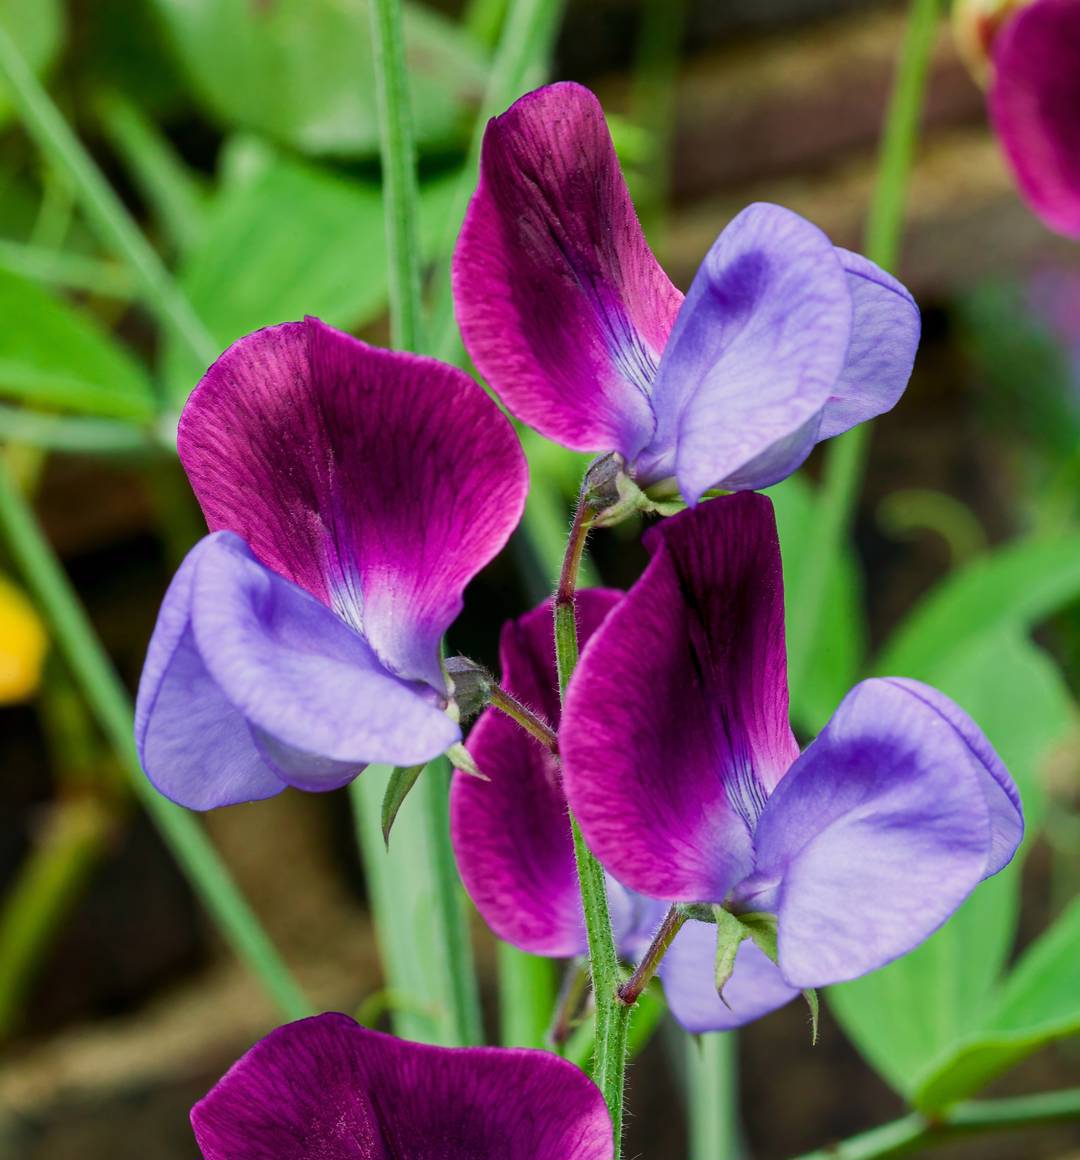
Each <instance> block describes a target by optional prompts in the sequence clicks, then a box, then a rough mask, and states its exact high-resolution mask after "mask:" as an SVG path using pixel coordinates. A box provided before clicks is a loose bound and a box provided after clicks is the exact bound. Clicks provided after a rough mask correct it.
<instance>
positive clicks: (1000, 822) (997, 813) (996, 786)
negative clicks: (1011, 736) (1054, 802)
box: [883, 677, 1024, 878]
mask: <svg viewBox="0 0 1080 1160" xmlns="http://www.w3.org/2000/svg"><path fill="white" fill-rule="evenodd" d="M883 679H884V680H887V681H888V682H889V683H890V684H893V685H897V686H898V687H899V688H901V689H905V690H906V691H907V692H909V693H910V694H911V695H912V696H913V697H918V698H919V699H920V700H922V701H923V702H924V703H925V704H926V705H927V706H928V707H929V708H931V709H933V710H934V712H935V713H938V714H940V715H941V717H942V718H944V720H945V721H947V722H948V723H949V725H951V726H952V728H953V729H955V730H956V732H957V733H958V734H959V735H960V736H961V737H962V738H963V740H964V742H965V744H966V745H967V746H968V748H969V749H970V750H971V753H972V756H973V757H974V758H975V772H976V773H977V774H978V775H979V782H980V784H981V786H982V790H983V794H984V795H985V797H986V805H987V808H988V809H989V810H990V851H989V854H988V856H987V861H986V868H985V870H984V871H983V877H984V878H989V877H990V875H991V874H996V873H997V872H998V871H999V870H1003V869H1004V868H1005V867H1006V866H1007V865H1008V864H1009V863H1010V862H1011V861H1012V857H1013V855H1014V854H1015V853H1016V851H1017V848H1018V847H1019V845H1020V842H1021V840H1022V839H1023V837H1024V809H1023V805H1022V804H1021V802H1020V791H1019V790H1018V789H1017V788H1016V782H1014V781H1013V779H1012V775H1011V774H1010V773H1009V771H1008V770H1007V769H1006V768H1005V763H1004V762H1003V761H1002V760H1001V758H1000V757H998V755H997V753H996V752H995V750H994V747H993V746H992V745H991V744H990V742H989V741H988V740H987V739H986V735H985V734H984V733H983V731H982V730H981V729H980V728H979V727H978V725H976V724H975V722H974V721H973V720H972V719H971V718H970V717H969V716H968V715H967V713H965V712H964V710H963V709H961V708H960V706H959V705H958V704H957V703H956V702H955V701H953V700H950V698H948V697H946V696H945V694H944V693H941V692H939V691H938V690H937V689H934V688H931V687H930V685H924V684H923V683H922V682H921V681H912V680H909V679H907V678H905V677H885V678H883Z"/></svg>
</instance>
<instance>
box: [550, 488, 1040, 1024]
mask: <svg viewBox="0 0 1080 1160" xmlns="http://www.w3.org/2000/svg"><path fill="white" fill-rule="evenodd" d="M646 545H647V547H648V548H649V550H650V552H651V553H652V559H651V560H650V562H649V565H648V567H647V568H646V570H645V572H644V573H643V575H642V577H641V579H640V580H639V581H638V582H637V583H636V584H635V585H634V587H633V588H632V589H631V590H630V591H629V592H628V594H627V595H626V597H625V598H624V599H623V600H622V601H621V602H620V603H619V604H618V605H617V606H616V607H615V608H613V609H612V610H611V612H610V613H609V614H608V616H607V617H606V619H605V620H604V622H603V624H602V625H601V626H600V627H599V629H597V631H596V632H595V633H594V634H593V636H592V639H591V640H590V641H589V643H588V644H587V645H586V647H585V649H584V652H583V653H582V657H581V662H580V664H579V666H578V668H577V670H576V671H575V674H574V677H573V679H572V681H571V684H570V687H569V689H568V693H567V700H566V705H565V708H564V713H563V720H562V726H561V729H560V734H559V746H560V753H561V755H562V761H563V784H564V785H565V788H566V794H567V798H568V800H569V802H570V805H571V807H572V809H573V811H574V814H575V816H576V817H577V819H578V822H579V823H580V825H581V828H582V832H583V833H584V836H585V839H586V841H587V842H588V844H589V847H590V848H591V849H592V851H593V853H594V854H595V855H596V856H597V857H598V858H599V860H600V861H601V863H602V864H603V865H604V867H605V868H606V870H607V871H608V872H609V873H610V874H612V875H614V876H615V877H616V878H617V879H618V880H619V881H620V882H622V883H623V884H624V885H625V886H627V887H628V888H630V889H632V890H636V891H639V892H640V893H642V894H644V895H646V896H649V897H652V898H660V899H665V900H673V901H675V902H680V903H704V904H714V905H715V904H723V905H724V906H725V907H726V909H727V910H728V911H730V912H732V913H734V914H736V915H738V914H740V913H744V914H745V913H749V912H753V913H755V914H764V915H769V916H772V917H773V919H775V923H776V937H777V962H776V965H775V966H774V965H773V964H772V962H771V961H769V960H768V959H767V958H766V960H765V962H766V966H765V967H762V969H761V973H760V977H759V979H758V980H757V981H756V983H755V984H754V988H755V990H756V993H757V994H759V996H760V1003H759V1008H760V1007H763V1008H764V1009H765V1010H768V1009H770V1006H779V1005H780V1003H782V1002H784V1001H785V1000H786V999H787V998H791V997H793V996H794V995H795V994H796V993H797V992H798V991H800V990H803V989H805V988H814V987H819V986H825V985H828V984H832V983H840V982H844V981H846V980H848V979H853V978H856V977H857V976H859V975H863V974H866V973H867V972H869V971H872V970H875V969H876V968H878V967H882V966H884V965H885V964H886V963H888V962H890V961H891V960H892V959H895V958H897V957H899V956H900V955H903V954H905V953H906V952H908V951H910V950H912V949H913V948H914V947H915V946H916V945H918V944H919V943H920V942H922V941H923V940H924V939H925V938H926V937H927V936H928V935H930V934H931V933H932V932H933V931H934V930H936V929H937V928H938V927H939V926H940V925H941V924H942V923H943V922H944V921H945V920H946V919H947V918H948V917H949V916H950V915H951V914H952V913H953V911H954V910H955V909H956V908H957V907H958V906H959V905H960V903H961V902H962V901H963V900H964V899H965V898H966V897H967V895H968V894H969V893H970V892H971V891H972V889H973V888H974V887H975V886H976V885H977V884H978V883H979V882H980V881H981V880H982V879H984V878H986V877H988V876H989V875H991V874H995V873H997V871H999V870H1000V869H1001V868H1002V867H1003V866H1005V865H1006V864H1007V863H1008V861H1009V860H1010V859H1011V857H1012V855H1013V853H1014V852H1015V850H1016V848H1017V845H1018V844H1019V842H1020V839H1021V836H1022V833H1023V817H1022V813H1021V806H1020V799H1019V795H1018V794H1017V790H1016V787H1015V785H1014V784H1013V781H1012V779H1011V778H1010V776H1009V774H1008V772H1007V771H1006V769H1005V768H1004V766H1003V765H1002V763H1001V761H1000V759H999V758H998V757H997V755H996V754H995V753H994V751H993V749H992V748H991V746H990V744H989V742H988V741H987V740H986V738H985V737H984V736H983V735H982V733H981V732H980V731H979V729H978V727H977V726H976V725H975V723H974V722H973V721H972V720H971V719H970V718H969V717H968V716H967V714H965V713H964V712H963V710H962V709H960V708H959V707H958V706H957V705H955V704H954V703H953V702H951V701H950V700H949V699H948V698H947V697H945V696H944V695H943V694H941V693H939V692H937V691H936V690H934V689H931V688H929V687H927V686H926V685H923V684H920V683H918V682H917V681H912V680H905V679H900V678H895V677H889V678H882V679H871V680H866V681H863V682H862V683H860V684H859V685H856V686H855V688H854V689H852V690H851V692H850V693H848V695H847V696H846V697H845V698H844V700H843V701H842V703H841V704H840V707H839V708H838V709H837V711H836V713H835V714H834V715H833V717H832V719H831V720H830V721H829V723H828V724H827V725H826V727H825V729H824V730H823V731H822V733H821V734H820V736H818V738H817V739H816V740H815V741H814V742H813V743H812V744H811V745H810V746H809V747H808V748H807V749H806V750H804V751H803V752H802V753H800V751H799V746H798V744H797V742H796V740H795V737H794V735H793V734H792V731H791V727H790V724H789V720H788V692H787V675H786V655H785V647H784V616H783V581H782V575H781V563H780V552H779V545H778V542H777V536H776V524H775V519H774V517H773V513H772V505H771V503H770V501H769V500H768V499H766V498H765V497H764V496H760V495H752V494H740V495H734V496H728V497H725V498H722V499H717V500H712V501H710V502H708V503H706V504H703V505H701V506H700V507H698V508H696V509H692V510H688V511H686V512H683V513H682V514H680V515H678V516H675V517H673V518H671V519H668V520H665V521H663V522H662V523H661V524H659V525H658V526H657V527H655V528H653V529H652V530H651V531H650V532H649V533H648V535H647V536H646ZM684 935H685V931H684ZM709 935H710V932H709V928H708V926H707V925H706V924H696V926H694V927H692V928H691V929H690V938H689V939H687V938H683V936H680V938H683V941H682V945H681V947H680V945H679V941H678V940H677V941H676V944H675V947H673V950H672V952H671V953H670V955H669V958H670V957H671V956H672V955H673V956H674V960H673V961H672V962H669V964H668V966H669V976H668V981H669V984H670V979H671V978H672V976H674V977H675V978H676V981H677V983H679V984H680V985H682V984H685V985H686V986H687V987H690V986H691V984H690V983H687V981H686V976H687V974H688V973H690V972H692V971H693V970H694V969H695V966H694V953H695V947H696V948H697V953H699V954H700V948H701V946H708V944H709ZM713 938H715V932H713ZM760 965H761V964H760V962H759V966H760ZM739 978H740V964H739V963H738V962H737V963H736V965H735V972H734V975H733V976H732V978H731V985H732V987H733V988H734V986H735V984H736V983H737V981H738V980H739ZM713 982H714V980H713V972H712V969H711V967H709V968H706V974H705V976H704V977H703V978H701V979H700V980H699V982H698V984H697V991H696V994H697V997H698V1000H699V1004H698V1007H697V1009H696V1011H695V1014H694V1017H693V1020H692V1021H691V1022H692V1023H694V1024H695V1025H696V1029H698V1030H706V1029H708V1028H709V1027H710V1026H715V1025H717V1024H716V1022H714V1020H719V1021H723V1022H722V1023H721V1024H720V1025H730V1019H731V1016H732V1015H733V1014H734V1013H733V1012H731V1011H727V1010H726V1009H725V1008H724V1006H723V1004H722V1002H721V1000H720V999H719V998H718V996H717V994H716V990H715V987H714V986H713ZM710 988H711V993H710ZM724 997H725V998H727V997H728V992H727V990H726V989H725V991H724ZM757 1013H761V1011H760V1010H758V1012H757Z"/></svg>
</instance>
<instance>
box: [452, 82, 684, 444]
mask: <svg viewBox="0 0 1080 1160" xmlns="http://www.w3.org/2000/svg"><path fill="white" fill-rule="evenodd" d="M453 279H454V299H455V302H456V304H457V316H458V322H459V323H460V325H461V333H462V337H463V338H464V340H465V345H466V347H467V348H468V350H469V354H470V355H472V358H473V361H474V362H475V363H476V365H477V367H478V368H479V370H480V372H481V374H483V376H484V378H485V379H487V381H488V383H490V385H491V386H492V388H493V389H494V390H495V391H497V392H498V394H499V396H500V397H501V398H502V400H503V402H504V403H505V404H506V405H507V407H509V409H510V410H511V411H512V412H513V413H514V414H515V415H516V416H517V417H518V418H519V419H521V420H523V421H524V422H526V423H528V424H529V425H530V426H532V427H535V428H536V429H537V430H538V431H540V432H542V433H543V434H544V435H546V436H548V438H550V439H554V440H555V441H556V442H558V443H562V444H563V445H564V446H566V447H572V448H575V449H576V450H579V451H612V450H614V451H620V452H622V454H623V455H624V456H626V458H627V459H628V460H629V459H632V458H633V457H634V456H635V455H636V454H637V452H638V451H639V450H640V449H641V448H642V447H644V445H645V444H646V443H647V442H648V440H649V438H650V436H651V435H652V430H653V416H652V410H651V408H650V406H649V399H648V395H649V390H650V388H651V385H652V380H653V377H654V375H655V373H656V366H657V363H658V361H659V359H660V354H661V352H662V351H663V349H664V343H665V342H666V341H667V337H668V334H669V333H670V331H671V327H672V324H673V323H674V321H675V315H676V314H677V313H678V309H679V305H680V303H681V302H682V295H681V294H680V293H679V291H678V290H676V289H675V287H674V286H672V284H671V283H670V282H669V281H668V279H667V276H666V275H665V274H664V272H663V270H662V269H661V268H660V266H659V265H658V264H657V261H656V259H655V258H654V257H653V255H652V251H651V250H650V249H649V247H648V244H647V243H646V241H645V237H644V235H643V234H642V232H641V226H640V225H639V224H638V220H637V217H636V216H635V214H634V207H633V205H632V204H631V201H630V194H629V192H628V191H627V189H626V183H625V182H624V181H623V178H622V174H621V173H620V171H619V162H618V159H617V158H616V156H615V150H614V148H613V146H612V144H611V137H610V135H609V133H608V130H607V125H606V123H605V121H604V114H603V110H602V109H601V108H600V104H599V102H598V101H597V99H596V97H594V96H593V94H592V93H591V92H589V90H588V89H585V88H582V87H581V86H580V85H576V84H570V83H563V84H556V85H549V86H548V87H547V88H543V89H538V90H537V91H536V92H533V93H529V94H528V95H527V96H524V97H522V98H521V100H519V101H518V102H517V103H516V104H514V105H513V106H512V107H511V108H510V109H509V111H508V112H506V113H504V114H503V115H502V116H501V117H496V118H494V119H493V120H492V121H491V122H490V124H489V125H488V129H487V133H486V134H485V137H484V151H483V156H482V158H481V164H480V185H479V187H478V189H477V191H476V194H475V196H474V197H473V200H472V204H471V205H470V207H469V212H468V215H467V216H466V219H465V225H464V228H463V229H462V232H461V237H460V240H459V241H458V245H457V250H456V252H455V254H454V268H453Z"/></svg>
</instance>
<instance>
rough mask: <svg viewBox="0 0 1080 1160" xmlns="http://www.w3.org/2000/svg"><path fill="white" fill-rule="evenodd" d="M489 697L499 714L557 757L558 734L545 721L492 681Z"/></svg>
mask: <svg viewBox="0 0 1080 1160" xmlns="http://www.w3.org/2000/svg"><path fill="white" fill-rule="evenodd" d="M489 696H490V703H491V704H492V705H493V706H494V707H495V708H496V709H498V710H499V712H501V713H505V714H506V715H507V717H510V718H512V719H513V720H514V721H516V722H517V723H518V724H519V725H520V726H521V727H522V729H524V730H525V732H526V733H528V734H529V735H530V736H531V737H535V738H536V740H537V741H539V742H540V744H541V745H542V746H544V748H545V749H548V750H550V751H551V752H552V753H554V754H555V755H556V756H558V753H559V738H558V734H556V732H555V730H554V729H552V728H551V726H550V725H549V724H548V723H547V722H546V721H544V720H542V719H541V718H540V717H538V716H537V715H536V714H535V713H534V712H533V711H532V710H531V709H530V708H528V706H526V705H523V704H522V703H521V702H520V701H519V700H518V699H517V697H515V696H513V695H512V694H511V693H508V692H507V691H506V690H505V689H504V688H503V687H502V686H501V685H499V684H497V683H495V682H494V681H493V682H492V684H491V692H490V695H489Z"/></svg>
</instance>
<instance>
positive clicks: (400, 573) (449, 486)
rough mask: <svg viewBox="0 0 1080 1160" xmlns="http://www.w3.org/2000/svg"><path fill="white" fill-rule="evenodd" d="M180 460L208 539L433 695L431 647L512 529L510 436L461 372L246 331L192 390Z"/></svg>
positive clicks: (368, 350) (518, 496) (438, 679)
mask: <svg viewBox="0 0 1080 1160" xmlns="http://www.w3.org/2000/svg"><path fill="white" fill-rule="evenodd" d="M179 448H180V457H181V460H182V462H183V464H184V467H185V469H186V471H187V473H188V477H189V478H190V480H191V483H192V487H193V488H194V489H195V493H196V495H197V496H198V499H199V502H200V503H201V505H202V508H203V511H204V513H205V514H206V518H207V522H208V523H209V525H210V527H211V529H219V528H220V529H227V530H230V531H233V532H236V533H237V534H239V535H240V536H242V537H243V538H244V539H245V540H246V541H247V542H248V543H249V544H250V545H251V547H252V548H253V550H254V552H255V554H256V556H257V557H258V558H259V559H260V560H261V561H262V562H263V563H264V564H265V565H266V566H267V567H269V568H271V569H273V570H274V571H275V572H278V573H280V574H281V575H282V576H284V577H286V578H287V579H289V580H292V581H293V582H294V583H296V584H299V585H300V586H301V587H302V588H305V589H307V591H308V592H310V593H311V594H312V595H313V596H316V597H317V598H318V599H319V600H321V601H322V602H323V603H324V604H327V605H329V606H330V607H331V608H333V609H334V610H335V611H336V612H338V613H339V615H341V616H342V617H343V618H344V619H345V620H346V621H348V622H349V623H350V624H352V625H353V626H354V627H355V628H358V629H360V630H361V631H362V632H363V634H364V636H365V637H366V639H367V641H368V643H369V644H370V645H371V646H372V647H373V648H374V650H375V652H376V654H377V655H378V657H379V658H380V660H381V661H382V663H383V664H384V665H385V666H386V667H387V668H389V669H390V670H391V671H392V672H394V673H396V674H397V675H399V676H401V677H405V678H408V679H416V680H423V681H426V682H427V683H428V684H430V685H432V686H433V687H434V688H436V689H442V688H443V676H442V671H441V666H440V661H439V651H438V650H439V640H440V638H441V637H442V635H443V633H444V632H445V631H446V629H447V627H448V626H449V625H450V623H451V621H452V620H453V619H454V618H455V616H456V615H457V613H458V612H459V610H460V608H461V601H462V591H463V589H464V587H465V585H466V584H467V583H468V581H469V580H470V579H471V578H472V577H473V576H474V575H475V574H476V573H477V572H478V571H479V570H480V568H482V567H483V566H484V564H486V563H487V562H488V561H489V560H490V559H491V558H492V557H493V556H494V555H495V554H496V553H497V552H498V551H499V550H500V548H501V547H502V546H503V544H504V543H505V541H506V539H507V537H508V536H509V535H510V532H511V531H512V530H513V528H514V527H515V526H516V524H517V522H518V519H519V518H520V516H521V511H522V507H523V504H524V499H525V493H526V490H527V486H528V480H527V471H526V466H525V461H524V457H523V455H522V453H521V448H520V445H519V444H518V441H517V439H516V437H515V435H514V433H513V430H512V428H511V426H510V424H509V423H508V422H507V420H506V419H505V418H504V416H503V415H501V414H500V413H499V410H498V408H497V407H496V406H495V404H494V403H493V402H492V401H491V400H490V399H489V398H488V396H487V395H486V394H485V393H484V391H483V390H482V389H481V388H480V387H479V386H477V385H476V383H474V382H473V381H472V380H471V379H470V378H469V377H468V376H467V375H465V374H463V373H462V372H460V371H458V370H456V369H454V368H452V367H449V366H446V365H444V364H442V363H438V362H435V361H434V360H432V359H426V358H421V357H419V356H415V355H408V354H400V353H395V352H390V351H385V350H379V349H377V348H375V347H371V346H368V345H366V344H365V343H362V342H360V341H358V340H357V339H354V338H351V337H350V336H348V335H346V334H342V333H341V332H340V331H337V330H334V329H332V328H331V327H328V326H326V325H324V324H323V323H321V322H319V321H318V320H316V319H307V320H306V321H305V322H297V323H284V324H282V325H281V326H274V327H270V328H268V329H266V330H261V331H257V332H256V333H255V334H251V335H248V336H247V337H246V338H242V339H240V341H239V342H236V343H234V344H233V346H231V347H230V348H229V349H228V350H227V351H226V352H225V353H224V354H223V355H222V356H221V358H219V359H218V361H217V362H216V363H214V365H213V366H212V367H211V368H210V370H209V371H208V372H207V373H206V375H205V377H204V378H203V380H202V381H201V382H200V384H199V385H198V386H197V387H196V388H195V391H194V392H193V393H192V396H191V398H190V399H189V400H188V404H187V407H186V408H185V410H184V413H183V415H182V417H181V421H180V433H179Z"/></svg>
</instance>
